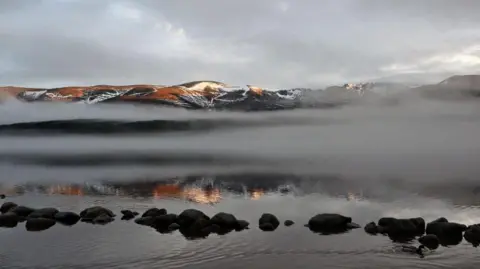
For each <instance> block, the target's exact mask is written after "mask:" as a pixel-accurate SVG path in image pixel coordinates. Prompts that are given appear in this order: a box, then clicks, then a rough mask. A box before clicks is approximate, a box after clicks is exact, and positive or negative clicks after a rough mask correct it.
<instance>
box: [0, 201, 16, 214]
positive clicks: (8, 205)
mask: <svg viewBox="0 0 480 269" xmlns="http://www.w3.org/2000/svg"><path fill="white" fill-rule="evenodd" d="M17 206H18V205H17V204H15V203H12V202H6V203H3V204H2V206H0V212H1V213H2V214H5V213H7V212H8V211H10V209H12V208H14V207H17Z"/></svg>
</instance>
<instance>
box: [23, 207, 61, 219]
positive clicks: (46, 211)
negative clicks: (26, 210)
mask: <svg viewBox="0 0 480 269" xmlns="http://www.w3.org/2000/svg"><path fill="white" fill-rule="evenodd" d="M58 212H59V211H58V209H56V208H51V207H48V208H41V209H36V210H35V211H33V212H32V213H30V214H29V215H28V216H27V218H29V219H36V218H45V219H55V214H57V213H58Z"/></svg>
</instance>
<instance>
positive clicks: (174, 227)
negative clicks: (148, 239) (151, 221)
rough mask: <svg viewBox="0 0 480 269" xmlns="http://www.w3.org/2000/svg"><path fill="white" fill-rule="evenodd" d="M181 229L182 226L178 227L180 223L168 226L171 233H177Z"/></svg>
mask: <svg viewBox="0 0 480 269" xmlns="http://www.w3.org/2000/svg"><path fill="white" fill-rule="evenodd" d="M178 229H180V225H178V223H172V224H170V225H168V230H169V231H176V230H178Z"/></svg>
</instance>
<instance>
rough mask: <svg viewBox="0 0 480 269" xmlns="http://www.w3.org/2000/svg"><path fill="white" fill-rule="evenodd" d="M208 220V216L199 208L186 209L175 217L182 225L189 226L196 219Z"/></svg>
mask: <svg viewBox="0 0 480 269" xmlns="http://www.w3.org/2000/svg"><path fill="white" fill-rule="evenodd" d="M200 219H202V220H210V218H209V217H208V216H207V215H205V213H203V212H202V211H200V210H197V209H186V210H184V211H183V212H182V213H180V215H178V217H177V223H178V224H180V226H182V227H189V226H191V225H193V224H194V223H195V222H196V221H197V220H200Z"/></svg>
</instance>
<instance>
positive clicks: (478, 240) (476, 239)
mask: <svg viewBox="0 0 480 269" xmlns="http://www.w3.org/2000/svg"><path fill="white" fill-rule="evenodd" d="M463 237H464V238H465V240H467V242H468V243H470V244H472V246H474V247H478V246H479V245H480V224H474V225H470V226H468V227H467V229H466V230H465V233H464V234H463Z"/></svg>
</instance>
